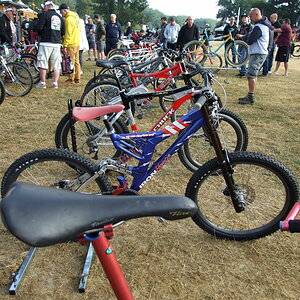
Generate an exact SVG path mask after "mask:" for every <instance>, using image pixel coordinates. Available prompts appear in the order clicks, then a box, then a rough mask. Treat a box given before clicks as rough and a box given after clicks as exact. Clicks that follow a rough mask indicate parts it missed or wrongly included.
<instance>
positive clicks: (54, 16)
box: [36, 1, 65, 88]
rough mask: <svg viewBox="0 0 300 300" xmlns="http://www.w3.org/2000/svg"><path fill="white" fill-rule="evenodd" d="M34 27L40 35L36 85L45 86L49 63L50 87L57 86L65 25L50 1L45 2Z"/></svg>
mask: <svg viewBox="0 0 300 300" xmlns="http://www.w3.org/2000/svg"><path fill="white" fill-rule="evenodd" d="M36 29H37V32H38V34H39V36H40V43H39V50H38V54H37V67H38V68H39V71H40V82H39V84H38V85H37V86H36V87H37V88H46V71H47V69H48V65H49V63H50V64H51V67H52V69H53V75H54V79H53V84H52V87H53V88H58V85H57V82H58V78H59V73H60V69H61V53H60V48H61V39H62V36H63V35H64V34H65V26H64V21H63V19H62V17H61V16H60V15H59V14H58V13H57V12H56V11H55V9H54V4H53V3H52V2H51V1H47V2H45V4H44V12H43V13H42V14H40V16H39V20H38V23H37V25H36Z"/></svg>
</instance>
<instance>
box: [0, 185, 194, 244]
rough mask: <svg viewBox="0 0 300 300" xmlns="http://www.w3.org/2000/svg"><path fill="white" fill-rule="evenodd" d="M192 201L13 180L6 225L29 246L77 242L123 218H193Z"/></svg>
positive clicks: (4, 213) (4, 206) (7, 199)
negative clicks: (91, 191)
mask: <svg viewBox="0 0 300 300" xmlns="http://www.w3.org/2000/svg"><path fill="white" fill-rule="evenodd" d="M196 211H197V205H196V204H195V202H194V201H192V200H191V199H189V198H186V197H183V196H167V195H165V196H111V195H97V194H81V193H75V192H71V191H66V190H61V189H54V188H49V187H41V186H36V185H30V184H25V183H20V182H18V183H14V184H12V186H11V188H10V189H9V191H8V192H7V194H6V195H5V197H4V198H3V199H2V201H1V215H2V220H3V223H4V225H5V226H6V228H7V229H8V230H9V231H10V232H11V233H12V234H13V235H14V236H16V237H17V238H18V239H20V240H22V241H23V242H25V243H27V244H29V245H30V246H35V247H42V246H49V245H53V244H56V243H60V242H66V241H70V240H75V239H77V238H78V237H80V236H82V234H84V233H85V232H87V231H90V230H95V229H97V228H103V226H104V225H107V224H115V223H117V222H120V221H123V220H129V219H134V218H140V217H146V216H159V217H163V218H165V219H167V220H176V219H181V218H187V217H191V216H193V215H194V214H195V213H196Z"/></svg>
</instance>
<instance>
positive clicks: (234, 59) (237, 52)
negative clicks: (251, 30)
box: [224, 40, 249, 67]
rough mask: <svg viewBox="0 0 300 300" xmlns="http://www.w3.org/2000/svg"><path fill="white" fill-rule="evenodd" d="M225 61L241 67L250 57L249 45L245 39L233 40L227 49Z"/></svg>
mask: <svg viewBox="0 0 300 300" xmlns="http://www.w3.org/2000/svg"><path fill="white" fill-rule="evenodd" d="M224 55H225V61H226V62H227V63H228V64H229V65H231V66H233V67H240V66H242V65H244V64H245V63H246V62H247V60H248V59H249V46H248V45H247V43H245V42H244V41H240V40H236V41H232V42H231V43H230V44H229V45H228V46H227V47H226V49H225V54H224Z"/></svg>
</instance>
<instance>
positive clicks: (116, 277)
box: [79, 225, 134, 300]
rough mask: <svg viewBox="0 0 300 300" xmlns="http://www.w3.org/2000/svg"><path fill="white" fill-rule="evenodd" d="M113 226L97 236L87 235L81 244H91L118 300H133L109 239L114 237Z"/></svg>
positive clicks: (107, 227) (105, 228)
mask: <svg viewBox="0 0 300 300" xmlns="http://www.w3.org/2000/svg"><path fill="white" fill-rule="evenodd" d="M113 235H114V234H113V227H112V225H107V226H105V227H104V230H103V231H102V232H101V233H99V234H98V235H97V236H89V235H85V236H83V237H82V238H80V240H79V242H81V243H83V242H91V243H92V245H93V247H94V250H95V252H96V254H97V256H98V259H99V261H100V263H101V265H102V267H103V270H104V272H105V274H106V277H107V279H108V280H109V283H110V285H111V287H112V289H113V291H114V293H115V295H116V297H117V299H118V300H133V299H134V298H133V295H132V293H131V290H130V288H129V286H128V283H127V280H126V279H125V276H124V274H123V272H122V269H121V267H120V265H119V263H118V261H117V258H116V255H115V254H114V251H113V248H112V246H111V244H110V243H109V241H108V239H110V238H112V237H113Z"/></svg>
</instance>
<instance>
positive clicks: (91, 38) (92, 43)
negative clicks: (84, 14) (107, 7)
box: [85, 17, 97, 61]
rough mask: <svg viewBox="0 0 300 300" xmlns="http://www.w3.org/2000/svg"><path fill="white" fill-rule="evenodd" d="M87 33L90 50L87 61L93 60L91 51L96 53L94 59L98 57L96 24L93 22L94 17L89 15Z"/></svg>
mask: <svg viewBox="0 0 300 300" xmlns="http://www.w3.org/2000/svg"><path fill="white" fill-rule="evenodd" d="M85 33H86V37H87V41H88V44H89V51H88V56H89V57H88V59H87V61H90V60H91V52H93V54H94V60H97V59H96V38H95V33H96V25H95V24H94V23H93V19H92V18H91V17H88V19H87V24H85Z"/></svg>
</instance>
